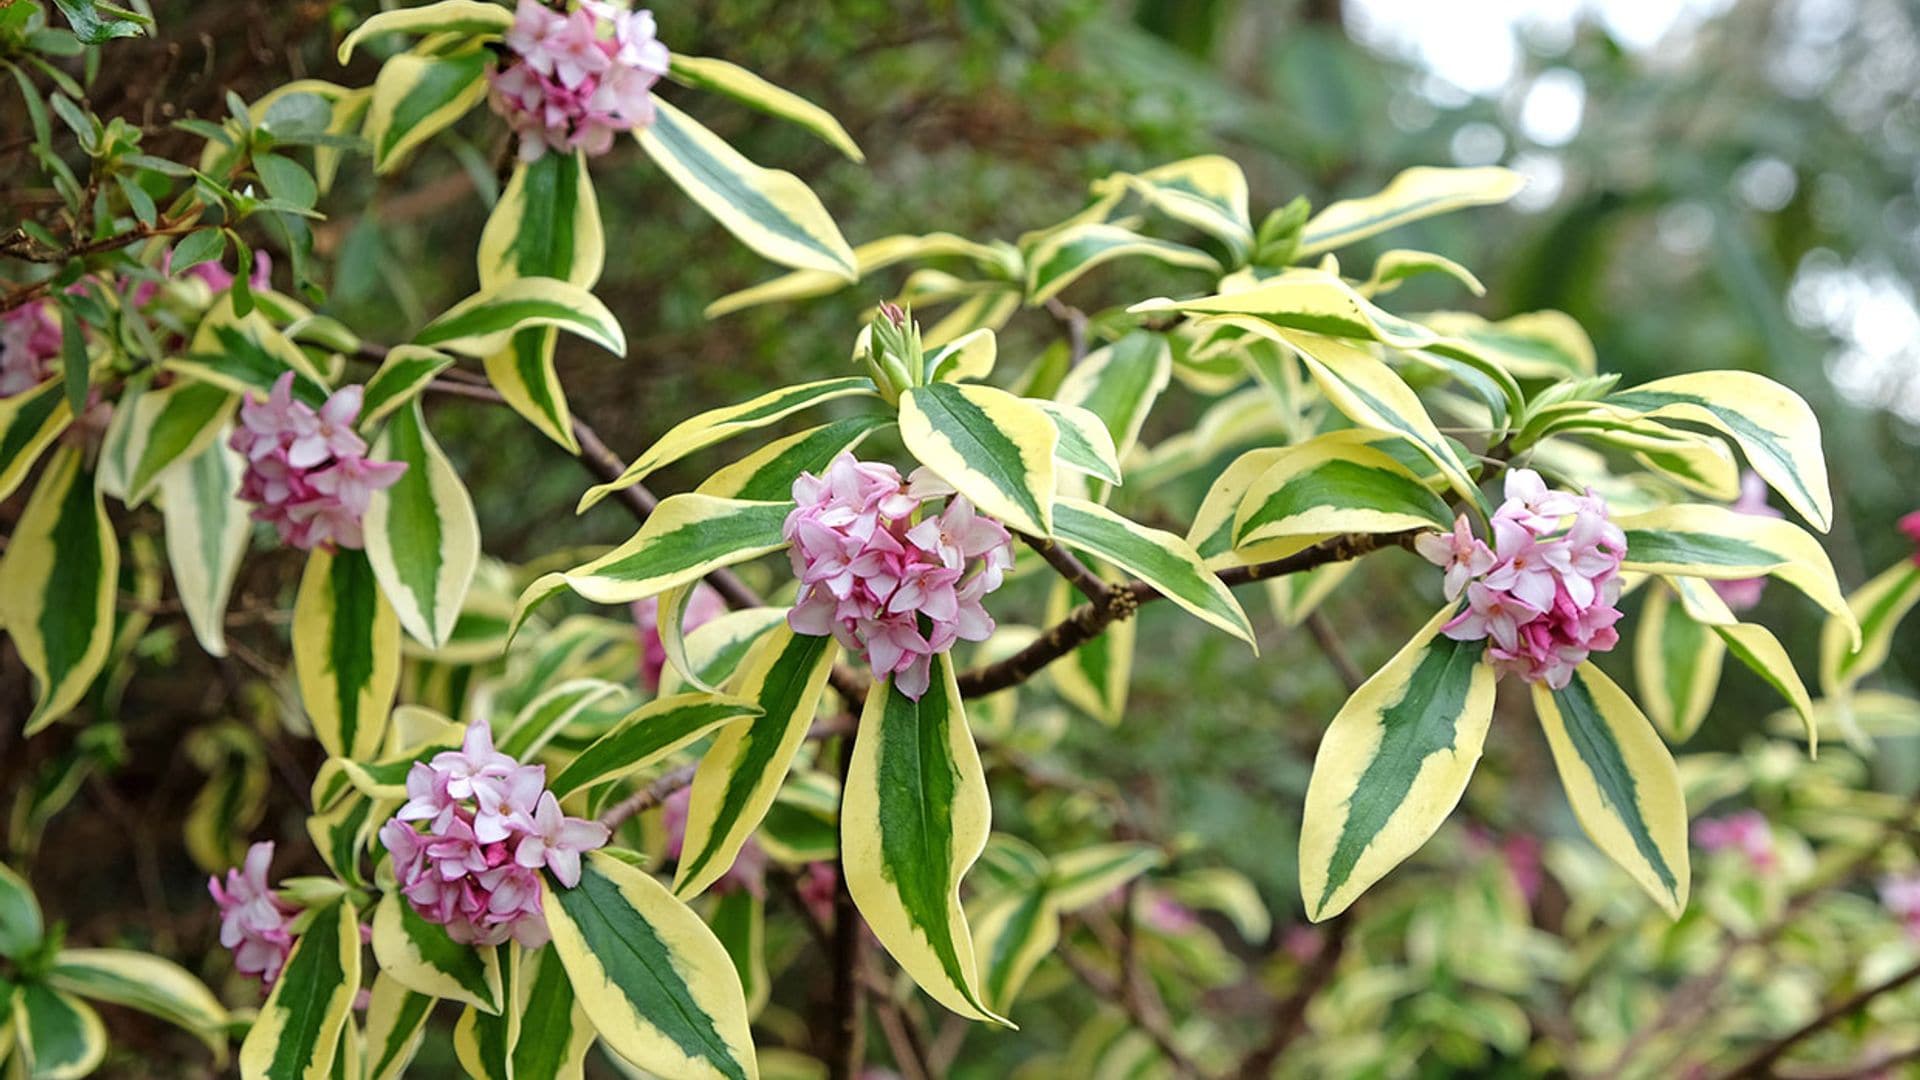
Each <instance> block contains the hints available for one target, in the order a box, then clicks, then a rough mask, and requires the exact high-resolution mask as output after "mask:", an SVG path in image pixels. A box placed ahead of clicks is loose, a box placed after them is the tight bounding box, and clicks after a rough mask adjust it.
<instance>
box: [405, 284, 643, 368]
mask: <svg viewBox="0 0 1920 1080" xmlns="http://www.w3.org/2000/svg"><path fill="white" fill-rule="evenodd" d="M544 326H551V327H557V328H559V329H561V330H565V331H567V332H568V333H570V334H577V335H579V336H580V337H583V338H585V339H587V340H588V341H591V342H593V343H594V344H595V345H598V346H600V347H601V348H603V349H605V350H607V351H608V352H610V353H613V354H614V355H616V356H625V355H626V352H627V338H626V333H625V331H623V330H621V328H620V320H618V319H616V318H614V317H613V312H611V311H608V310H607V306H606V305H605V304H603V303H601V302H600V300H599V299H598V298H597V297H595V296H594V295H593V294H592V293H590V292H588V291H587V290H585V289H583V288H581V287H580V286H578V285H571V284H568V283H567V282H565V281H561V280H560V279H558V278H543V277H523V278H512V279H509V280H507V281H504V282H502V283H500V284H498V285H494V286H491V287H489V288H484V289H481V290H480V291H479V292H477V293H475V294H473V295H472V296H469V297H467V298H466V299H465V300H462V301H460V302H459V303H458V304H455V305H454V306H453V307H451V308H449V309H448V310H447V311H446V313H445V314H443V315H441V316H440V317H439V318H437V319H435V320H433V321H432V322H430V323H428V324H427V325H426V327H425V328H424V329H422V330H421V331H420V332H419V333H418V334H415V335H414V337H413V341H414V344H416V345H427V346H432V347H434V348H439V349H445V350H447V351H449V352H457V353H460V354H462V355H465V356H476V357H486V356H491V355H492V354H494V353H496V352H499V351H500V350H502V349H504V348H506V347H507V344H508V343H509V342H510V341H511V340H512V339H513V337H514V335H515V334H517V333H519V332H521V331H523V330H528V329H534V328H538V327H544Z"/></svg>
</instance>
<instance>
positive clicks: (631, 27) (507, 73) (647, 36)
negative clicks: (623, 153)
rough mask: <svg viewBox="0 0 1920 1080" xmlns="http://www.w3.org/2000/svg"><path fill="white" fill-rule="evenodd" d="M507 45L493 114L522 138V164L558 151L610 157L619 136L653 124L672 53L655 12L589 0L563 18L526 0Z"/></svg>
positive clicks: (494, 81) (493, 79) (495, 83)
mask: <svg viewBox="0 0 1920 1080" xmlns="http://www.w3.org/2000/svg"><path fill="white" fill-rule="evenodd" d="M506 44H507V48H508V49H509V50H511V54H512V55H511V57H510V58H509V59H508V61H507V62H506V64H505V65H504V66H502V67H501V68H500V70H498V71H496V72H493V73H492V74H491V75H489V76H488V77H487V78H488V82H489V83H490V84H491V87H492V92H491V94H490V100H491V101H492V104H493V111H495V112H497V113H499V114H500V115H501V116H502V117H504V118H505V119H506V121H507V126H508V127H510V128H512V129H513V131H514V134H516V135H518V136H519V137H520V160H522V161H538V160H539V159H540V157H541V155H543V154H545V153H546V152H547V151H548V150H550V149H551V150H556V151H560V152H563V153H564V152H571V151H573V150H576V149H584V150H585V151H586V152H587V153H589V154H604V153H606V152H607V151H608V150H609V149H611V148H612V146H613V137H614V136H615V135H616V134H618V133H620V132H622V131H631V130H633V129H634V128H639V127H646V126H647V125H648V124H651V123H653V95H652V89H653V84H654V83H656V82H658V81H659V80H660V77H661V76H662V75H665V74H666V73H667V61H668V55H667V47H666V46H665V45H662V44H660V42H659V41H658V40H656V39H655V37H654V24H653V13H652V12H650V11H647V10H644V9H642V10H640V11H628V10H626V9H624V8H620V7H616V6H615V5H613V4H610V3H604V2H601V0H585V2H583V3H582V4H581V5H580V6H579V8H577V9H575V10H574V11H572V12H569V13H565V14H563V13H561V12H558V11H554V10H552V9H551V8H549V7H547V6H546V5H544V4H542V3H540V2H539V0H520V6H519V7H518V8H517V9H515V11H514V19H513V28H512V29H510V30H508V31H507V35H506Z"/></svg>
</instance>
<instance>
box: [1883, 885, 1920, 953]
mask: <svg viewBox="0 0 1920 1080" xmlns="http://www.w3.org/2000/svg"><path fill="white" fill-rule="evenodd" d="M1880 904H1881V906H1882V907H1885V908H1886V909H1887V913H1888V914H1890V915H1892V916H1893V917H1894V918H1896V919H1899V920H1900V922H1901V923H1902V924H1903V925H1904V926H1905V927H1906V928H1907V936H1908V937H1911V938H1913V939H1914V940H1915V941H1920V874H1917V873H1906V874H1892V875H1889V876H1887V877H1884V878H1881V879H1880Z"/></svg>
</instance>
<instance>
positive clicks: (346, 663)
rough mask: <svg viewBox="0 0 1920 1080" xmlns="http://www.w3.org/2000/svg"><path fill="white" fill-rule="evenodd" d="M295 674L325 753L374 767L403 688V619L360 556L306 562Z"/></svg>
mask: <svg viewBox="0 0 1920 1080" xmlns="http://www.w3.org/2000/svg"><path fill="white" fill-rule="evenodd" d="M293 670H294V675H295V676H296V677H297V678H298V679H299V682H300V703H301V704H302V705H303V706H304V707H305V708H306V710H307V718H308V720H309V721H311V723H312V724H313V733H314V736H315V737H316V738H318V739H319V740H320V743H321V745H322V746H325V747H326V748H327V753H329V754H331V755H333V756H335V757H345V758H353V759H356V760H361V761H366V760H371V759H372V758H373V757H374V755H375V754H377V753H378V752H379V750H380V747H381V746H382V745H383V741H384V739H385V737H386V730H387V713H388V711H389V710H390V709H391V708H392V707H393V696H394V691H395V689H396V688H397V687H398V686H399V683H400V620H399V618H398V617H397V616H396V615H395V614H394V609H393V605H392V604H391V603H389V602H388V601H387V598H386V597H385V596H384V595H383V594H382V593H381V591H380V586H379V584H378V581H377V579H376V578H375V576H374V572H373V566H372V565H371V564H370V563H369V562H368V560H367V556H366V554H365V553H364V552H360V551H354V550H351V549H343V550H341V551H337V552H329V551H327V550H326V549H324V548H318V549H315V550H314V551H313V552H312V553H311V554H310V555H308V556H307V568H306V572H305V573H304V574H303V575H302V576H301V578H300V591H299V593H298V594H297V595H296V596H295V597H294V602H293Z"/></svg>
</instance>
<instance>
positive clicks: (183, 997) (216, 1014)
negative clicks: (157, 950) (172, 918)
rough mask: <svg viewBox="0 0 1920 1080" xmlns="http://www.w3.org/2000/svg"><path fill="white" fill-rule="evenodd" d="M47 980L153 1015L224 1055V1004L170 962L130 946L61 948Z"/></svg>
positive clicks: (225, 1013)
mask: <svg viewBox="0 0 1920 1080" xmlns="http://www.w3.org/2000/svg"><path fill="white" fill-rule="evenodd" d="M47 984H48V985H49V986H52V987H54V988H55V989H59V990H65V991H67V992H69V993H73V994H77V995H79V996H81V997H87V998H92V999H93V1000H95V1001H107V1002H112V1003H113V1004H115V1005H125V1006H127V1007H129V1008H133V1009H138V1010H140V1011H141V1012H143V1013H146V1014H148V1015H150V1016H157V1017H159V1018H160V1019H162V1020H165V1021H166V1022H167V1023H169V1024H173V1025H175V1026H177V1027H181V1028H184V1029H186V1030H187V1031H189V1032H191V1033H193V1034H194V1035H197V1036H200V1037H201V1039H202V1040H204V1041H207V1042H208V1043H209V1044H210V1045H211V1046H213V1047H215V1048H216V1051H215V1052H216V1053H217V1054H219V1055H222V1056H224V1055H225V1053H226V1027H227V1024H228V1023H229V1020H230V1017H229V1016H228V1014H227V1009H226V1006H224V1005H221V1004H220V999H219V998H216V997H214V996H213V991H211V990H208V989H207V986H206V984H205V983H203V982H201V981H200V980H199V979H197V978H195V977H194V976H193V975H192V974H191V973H189V972H188V971H187V970H186V969H185V968H183V967H181V966H180V965H178V964H176V963H174V962H173V961H171V960H167V959H164V958H162V957H159V956H154V955H152V954H150V953H143V952H135V951H133V950H131V949H62V950H61V951H60V952H59V954H58V955H56V956H55V957H54V959H53V966H52V967H51V968H49V969H48V970H47Z"/></svg>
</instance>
